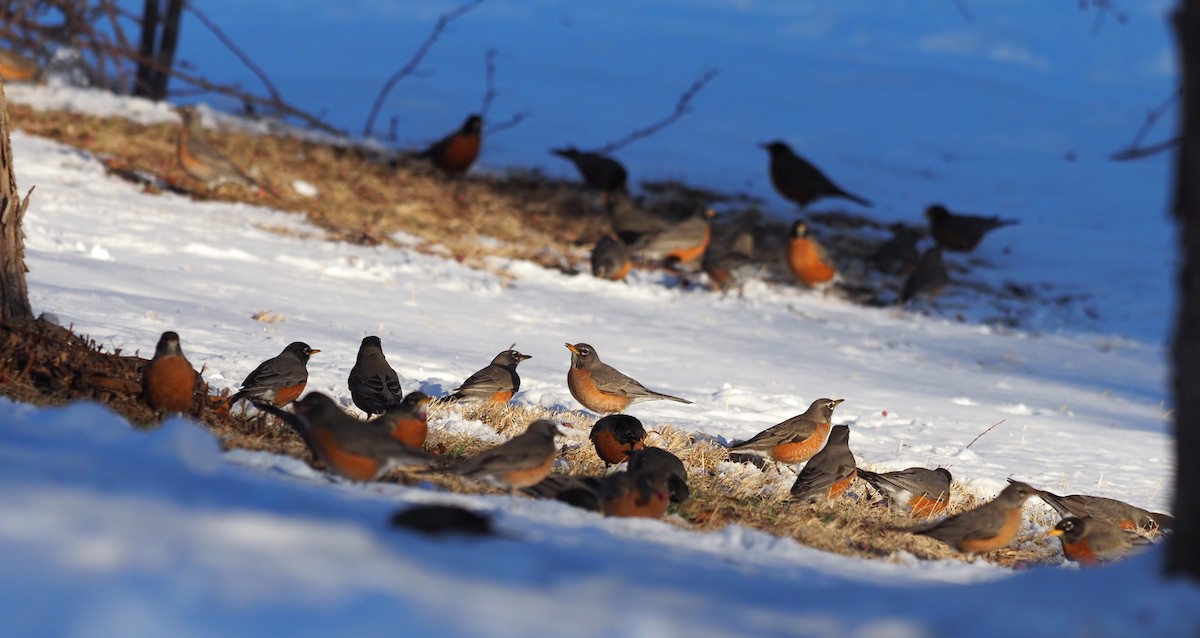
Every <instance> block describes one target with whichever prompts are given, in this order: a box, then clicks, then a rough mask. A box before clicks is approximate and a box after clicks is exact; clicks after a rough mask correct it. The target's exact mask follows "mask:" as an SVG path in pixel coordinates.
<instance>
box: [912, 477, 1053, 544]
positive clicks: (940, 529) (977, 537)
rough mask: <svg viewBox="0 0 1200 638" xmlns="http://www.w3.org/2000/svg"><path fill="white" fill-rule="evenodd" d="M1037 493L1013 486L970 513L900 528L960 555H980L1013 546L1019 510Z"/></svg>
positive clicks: (1019, 517)
mask: <svg viewBox="0 0 1200 638" xmlns="http://www.w3.org/2000/svg"><path fill="white" fill-rule="evenodd" d="M1036 493H1037V490H1035V489H1033V488H1032V487H1029V486H1028V485H1026V484H1024V483H1019V482H1016V481H1014V482H1012V483H1010V484H1009V485H1008V487H1006V488H1004V490H1003V491H1001V492H1000V495H999V496H997V497H996V498H994V499H992V500H991V501H989V502H987V503H984V504H983V505H980V506H979V507H976V508H975V509H973V510H971V511H969V512H963V513H961V514H955V515H954V516H950V517H948V518H945V519H943V520H940V521H936V522H933V523H926V524H923V525H918V526H916V527H909V528H900V529H899V530H898V531H904V532H911V533H913V534H920V535H922V536H928V537H930V538H935V539H937V540H939V541H941V542H943V543H945V544H947V545H949V546H951V547H953V548H954V549H957V550H958V551H960V552H963V553H974V554H982V553H984V552H990V551H994V550H997V549H1001V548H1004V547H1008V544H1009V543H1011V542H1012V540H1013V539H1014V538H1016V536H1017V531H1018V530H1020V529H1021V512H1022V508H1021V506H1022V505H1024V504H1025V500H1026V499H1028V498H1029V497H1030V496H1033V495H1034V494H1036Z"/></svg>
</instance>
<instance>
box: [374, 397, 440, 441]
mask: <svg viewBox="0 0 1200 638" xmlns="http://www.w3.org/2000/svg"><path fill="white" fill-rule="evenodd" d="M430 401H432V399H431V398H430V397H429V395H427V394H425V393H423V392H410V393H409V394H408V396H406V397H404V399H403V400H402V401H400V403H397V404H396V405H393V406H391V407H389V408H388V409H387V411H385V412H384V413H383V414H381V415H380V416H379V417H378V418H376V419H374V420H372V421H371V423H373V424H376V425H378V426H379V427H380V428H381V429H382V430H383V431H384V432H387V433H388V434H389V435H391V437H392V438H393V439H396V440H397V441H399V442H401V443H403V444H405V445H407V446H408V447H411V448H416V449H418V450H419V449H421V448H423V447H425V439H426V437H428V436H429V421H428V418H429V412H428V410H429V403H430Z"/></svg>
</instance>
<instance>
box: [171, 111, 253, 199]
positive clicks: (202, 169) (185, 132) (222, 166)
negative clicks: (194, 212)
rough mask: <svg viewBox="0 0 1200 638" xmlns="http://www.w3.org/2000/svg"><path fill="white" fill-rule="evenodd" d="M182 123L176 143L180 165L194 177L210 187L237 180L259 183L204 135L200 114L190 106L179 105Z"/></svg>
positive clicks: (233, 182)
mask: <svg viewBox="0 0 1200 638" xmlns="http://www.w3.org/2000/svg"><path fill="white" fill-rule="evenodd" d="M177 110H178V112H179V117H180V118H182V120H183V125H182V126H181V127H180V128H179V138H178V140H177V143H176V145H175V150H176V155H177V157H178V159H179V167H180V168H182V169H183V171H184V172H185V173H187V174H188V175H191V176H192V177H193V178H195V179H197V180H199V181H201V182H204V185H205V186H206V187H208V188H216V187H217V186H220V185H221V184H237V185H239V186H246V187H250V188H257V187H258V183H257V182H255V181H254V180H253V179H251V178H250V176H249V175H247V174H246V172H245V171H243V170H242V169H240V168H238V167H237V165H236V164H234V163H233V162H231V161H229V159H228V158H227V157H225V156H224V155H222V154H221V153H220V152H219V151H218V150H217V149H215V148H213V146H212V145H211V144H209V143H208V141H207V140H205V139H204V126H203V125H201V123H200V114H199V113H198V112H196V109H194V108H192V107H190V106H182V107H179V109H177Z"/></svg>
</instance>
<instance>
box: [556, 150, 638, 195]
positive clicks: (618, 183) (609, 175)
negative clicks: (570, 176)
mask: <svg viewBox="0 0 1200 638" xmlns="http://www.w3.org/2000/svg"><path fill="white" fill-rule="evenodd" d="M550 152H551V153H553V154H555V155H557V156H559V157H561V158H563V159H567V160H571V163H573V164H574V165H575V168H576V169H578V170H579V175H580V176H581V177H583V183H584V184H586V185H587V186H588V188H594V189H596V190H601V191H608V192H611V191H621V190H625V182H626V181H628V179H629V174H628V173H627V172H625V167H624V166H622V165H621V163H620V162H618V161H617V160H615V159H613V158H611V157H609V156H607V155H601V154H599V153H585V152H583V151H580V150H578V149H576V148H575V147H573V146H569V147H567V148H555V149H550Z"/></svg>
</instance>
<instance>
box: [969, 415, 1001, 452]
mask: <svg viewBox="0 0 1200 638" xmlns="http://www.w3.org/2000/svg"><path fill="white" fill-rule="evenodd" d="M1004 421H1005V419H1000V420H999V421H997V422H996V423H993V424H992V427H990V428H988V429H986V430H984V431H983V432H980V433H979V436H977V437H975V438H973V439H971V442H970V443H968V444H967V447H965V448H963V451H964V452H966V451H967V450H969V449H971V446H972V445H975V442H976V441H978V440H979V439H982V438H983V435H985V434H987V433H988V432H991V431H992V430H994V429H996V426H997V425H1000V424H1001V423H1004Z"/></svg>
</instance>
